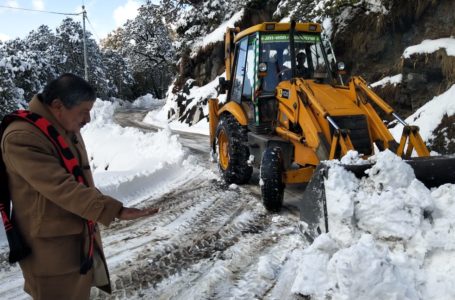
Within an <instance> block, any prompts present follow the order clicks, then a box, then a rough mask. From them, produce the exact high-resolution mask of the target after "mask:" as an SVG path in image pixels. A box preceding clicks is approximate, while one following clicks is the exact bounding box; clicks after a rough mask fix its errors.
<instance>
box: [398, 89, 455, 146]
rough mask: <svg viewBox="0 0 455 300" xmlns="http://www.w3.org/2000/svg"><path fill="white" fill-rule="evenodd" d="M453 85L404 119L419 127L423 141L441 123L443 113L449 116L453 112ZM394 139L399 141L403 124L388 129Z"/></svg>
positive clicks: (431, 135) (454, 104) (454, 110)
mask: <svg viewBox="0 0 455 300" xmlns="http://www.w3.org/2000/svg"><path fill="white" fill-rule="evenodd" d="M454 99H455V85H452V87H451V88H450V89H448V90H447V91H446V92H445V93H443V94H441V95H439V96H436V97H434V98H433V99H432V100H430V101H429V102H427V103H425V105H424V106H422V107H421V108H419V109H418V110H417V111H416V112H415V113H414V114H412V115H411V116H409V117H408V118H407V119H406V120H405V121H406V122H407V123H408V124H411V125H417V126H419V128H420V135H421V136H422V139H423V140H424V141H428V140H429V139H431V138H433V130H435V129H436V127H438V125H439V124H440V123H441V119H442V117H443V116H444V115H448V116H451V115H453V114H455V101H454ZM390 132H391V133H392V135H393V137H394V138H395V140H397V141H399V140H400V138H401V133H402V132H403V126H402V125H401V124H398V125H397V126H395V127H394V128H392V129H391V130H390Z"/></svg>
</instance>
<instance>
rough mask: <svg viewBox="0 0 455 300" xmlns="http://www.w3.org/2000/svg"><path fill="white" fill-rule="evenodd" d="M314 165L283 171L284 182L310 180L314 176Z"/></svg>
mask: <svg viewBox="0 0 455 300" xmlns="http://www.w3.org/2000/svg"><path fill="white" fill-rule="evenodd" d="M313 172H314V167H306V168H300V169H297V170H289V171H286V172H284V173H283V181H284V183H304V182H308V181H310V179H311V177H312V176H313Z"/></svg>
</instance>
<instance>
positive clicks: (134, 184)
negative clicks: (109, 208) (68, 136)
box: [82, 99, 184, 204]
mask: <svg viewBox="0 0 455 300" xmlns="http://www.w3.org/2000/svg"><path fill="white" fill-rule="evenodd" d="M149 100H150V99H149ZM149 100H147V101H149ZM147 101H144V102H147ZM118 105H119V104H118V103H117V102H114V103H112V102H108V101H102V100H100V99H98V100H97V101H96V102H95V105H94V107H93V110H92V112H91V116H92V120H91V122H90V123H89V124H88V125H87V126H85V127H84V128H83V129H82V134H83V136H84V140H85V143H86V146H87V153H88V156H89V159H90V164H91V167H92V170H93V175H94V179H95V183H96V185H97V187H98V188H99V189H100V190H101V191H102V192H103V193H105V194H108V195H111V196H113V197H115V198H118V199H119V200H121V201H123V202H124V203H125V204H126V203H129V202H131V201H134V202H138V201H139V200H141V199H142V198H141V197H146V196H147V195H150V192H151V190H153V188H154V187H156V186H158V185H160V184H162V183H163V181H164V180H168V179H169V178H170V177H172V176H173V174H178V173H179V171H181V169H180V165H181V163H182V161H183V158H184V151H183V148H182V145H181V144H180V143H179V141H178V139H177V136H176V135H172V134H171V132H170V131H169V130H168V129H164V130H161V131H158V132H156V133H153V132H148V133H144V132H142V131H140V130H139V129H136V128H131V127H126V128H123V127H121V126H119V125H117V124H115V123H114V122H113V121H112V116H113V114H114V111H115V109H116V108H117V107H118Z"/></svg>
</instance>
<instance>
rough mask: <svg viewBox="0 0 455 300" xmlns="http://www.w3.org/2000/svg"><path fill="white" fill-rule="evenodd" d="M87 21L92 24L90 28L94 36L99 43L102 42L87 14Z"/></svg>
mask: <svg viewBox="0 0 455 300" xmlns="http://www.w3.org/2000/svg"><path fill="white" fill-rule="evenodd" d="M85 19H86V20H87V21H88V23H89V24H90V27H91V28H92V30H93V34H94V35H95V36H96V38H97V39H98V41H101V39H100V37H99V36H98V34H96V31H95V28H94V27H93V25H92V22H90V20H89V18H88V16H87V14H86V15H85Z"/></svg>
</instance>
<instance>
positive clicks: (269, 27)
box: [234, 22, 322, 43]
mask: <svg viewBox="0 0 455 300" xmlns="http://www.w3.org/2000/svg"><path fill="white" fill-rule="evenodd" d="M290 29H291V23H277V22H264V23H262V24H258V25H255V26H252V27H249V28H247V29H245V30H243V31H241V32H239V33H238V34H237V35H236V36H235V38H234V43H237V42H238V41H239V40H240V39H242V38H243V37H245V36H247V35H250V34H252V33H255V32H289V30H290ZM295 31H296V32H309V33H320V32H321V31H322V26H321V24H318V23H296V25H295Z"/></svg>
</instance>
